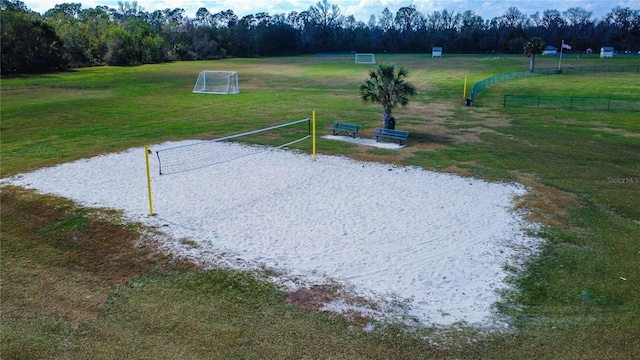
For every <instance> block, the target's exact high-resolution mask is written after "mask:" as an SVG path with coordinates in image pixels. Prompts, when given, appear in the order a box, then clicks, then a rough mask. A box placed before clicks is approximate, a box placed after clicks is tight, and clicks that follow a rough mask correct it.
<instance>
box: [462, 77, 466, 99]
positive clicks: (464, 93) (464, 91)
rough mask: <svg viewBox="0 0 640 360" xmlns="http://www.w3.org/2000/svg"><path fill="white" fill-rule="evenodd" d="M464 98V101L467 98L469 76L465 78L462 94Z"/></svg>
mask: <svg viewBox="0 0 640 360" xmlns="http://www.w3.org/2000/svg"><path fill="white" fill-rule="evenodd" d="M462 98H463V99H466V98H467V75H465V76H464V90H463V93H462Z"/></svg>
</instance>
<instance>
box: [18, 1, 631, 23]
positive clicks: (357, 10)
mask: <svg viewBox="0 0 640 360" xmlns="http://www.w3.org/2000/svg"><path fill="white" fill-rule="evenodd" d="M320 1H322V0H217V1H206V0H138V5H139V6H141V7H142V8H143V9H144V11H147V12H153V11H155V10H163V9H167V8H169V9H175V8H182V9H184V10H185V15H186V16H189V17H195V14H196V12H197V11H198V9H199V8H201V7H204V8H206V9H207V10H209V12H210V13H217V12H220V11H226V10H233V12H234V13H235V14H236V15H237V16H238V17H240V18H241V17H243V16H245V15H250V14H257V13H261V12H266V13H268V14H270V15H275V14H283V13H284V14H288V13H290V12H291V11H297V12H302V11H305V10H308V9H309V8H310V7H311V6H314V5H316V4H317V3H318V2H320ZM23 2H24V3H25V4H26V5H27V7H29V8H30V9H31V10H33V11H36V12H39V13H41V14H44V13H45V12H46V11H47V10H49V9H52V8H54V7H55V5H56V4H61V3H81V4H82V7H83V8H94V7H96V6H98V5H101V6H105V5H106V6H109V7H111V8H116V7H118V2H119V1H118V0H75V1H74V0H70V1H60V0H27V1H23ZM122 2H125V1H122ZM128 2H130V3H131V2H133V1H128ZM329 4H332V5H338V7H339V8H340V10H341V13H342V15H345V16H349V15H353V16H354V17H355V18H356V20H358V21H364V22H367V21H368V20H369V18H370V16H371V15H375V16H376V17H379V16H380V14H382V11H383V10H384V9H385V8H388V9H389V10H390V11H391V12H392V13H393V14H395V13H396V12H397V11H398V9H400V8H401V7H406V6H410V5H412V4H413V5H414V6H415V7H416V9H417V10H419V11H420V12H422V13H423V14H431V13H433V12H434V11H442V10H445V9H446V10H448V11H453V12H464V11H466V10H473V11H474V12H475V13H476V15H479V16H481V17H482V18H483V19H485V20H488V19H492V18H494V17H499V16H501V15H503V14H505V13H506V11H507V10H508V9H509V8H510V7H516V8H518V10H520V12H522V13H523V14H525V15H532V14H534V13H536V12H538V13H539V14H540V15H542V13H543V12H544V11H545V10H549V9H555V10H559V11H560V12H562V11H566V10H567V9H569V8H572V7H581V8H583V9H585V10H587V11H591V12H592V17H593V18H597V19H601V18H603V17H604V16H605V15H606V14H607V13H608V12H610V11H611V9H613V8H614V7H616V6H620V7H628V8H631V9H633V10H638V9H640V0H563V1H562V2H559V1H557V0H416V1H412V0H329Z"/></svg>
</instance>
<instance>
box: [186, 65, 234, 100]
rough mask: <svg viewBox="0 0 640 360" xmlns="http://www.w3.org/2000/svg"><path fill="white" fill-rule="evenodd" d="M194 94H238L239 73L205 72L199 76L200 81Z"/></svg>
mask: <svg viewBox="0 0 640 360" xmlns="http://www.w3.org/2000/svg"><path fill="white" fill-rule="evenodd" d="M193 92H194V93H202V94H237V93H239V92H240V87H239V86H238V73H237V72H236V71H213V70H204V71H202V72H201V73H200V75H198V81H196V86H195V87H194V88H193Z"/></svg>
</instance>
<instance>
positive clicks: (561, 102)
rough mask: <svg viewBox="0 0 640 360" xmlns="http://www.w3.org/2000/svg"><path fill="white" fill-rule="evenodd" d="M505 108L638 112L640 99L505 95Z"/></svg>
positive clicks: (639, 110)
mask: <svg viewBox="0 0 640 360" xmlns="http://www.w3.org/2000/svg"><path fill="white" fill-rule="evenodd" d="M503 107H505V108H535V109H554V110H578V111H638V112H640V99H620V98H596V97H577V96H531V95H505V96H504V100H503Z"/></svg>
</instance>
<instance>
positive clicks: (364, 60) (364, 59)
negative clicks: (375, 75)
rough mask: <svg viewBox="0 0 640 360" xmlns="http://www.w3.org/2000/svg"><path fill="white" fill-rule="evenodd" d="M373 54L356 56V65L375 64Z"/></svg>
mask: <svg viewBox="0 0 640 360" xmlns="http://www.w3.org/2000/svg"><path fill="white" fill-rule="evenodd" d="M375 63H376V56H375V54H356V64H375Z"/></svg>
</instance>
